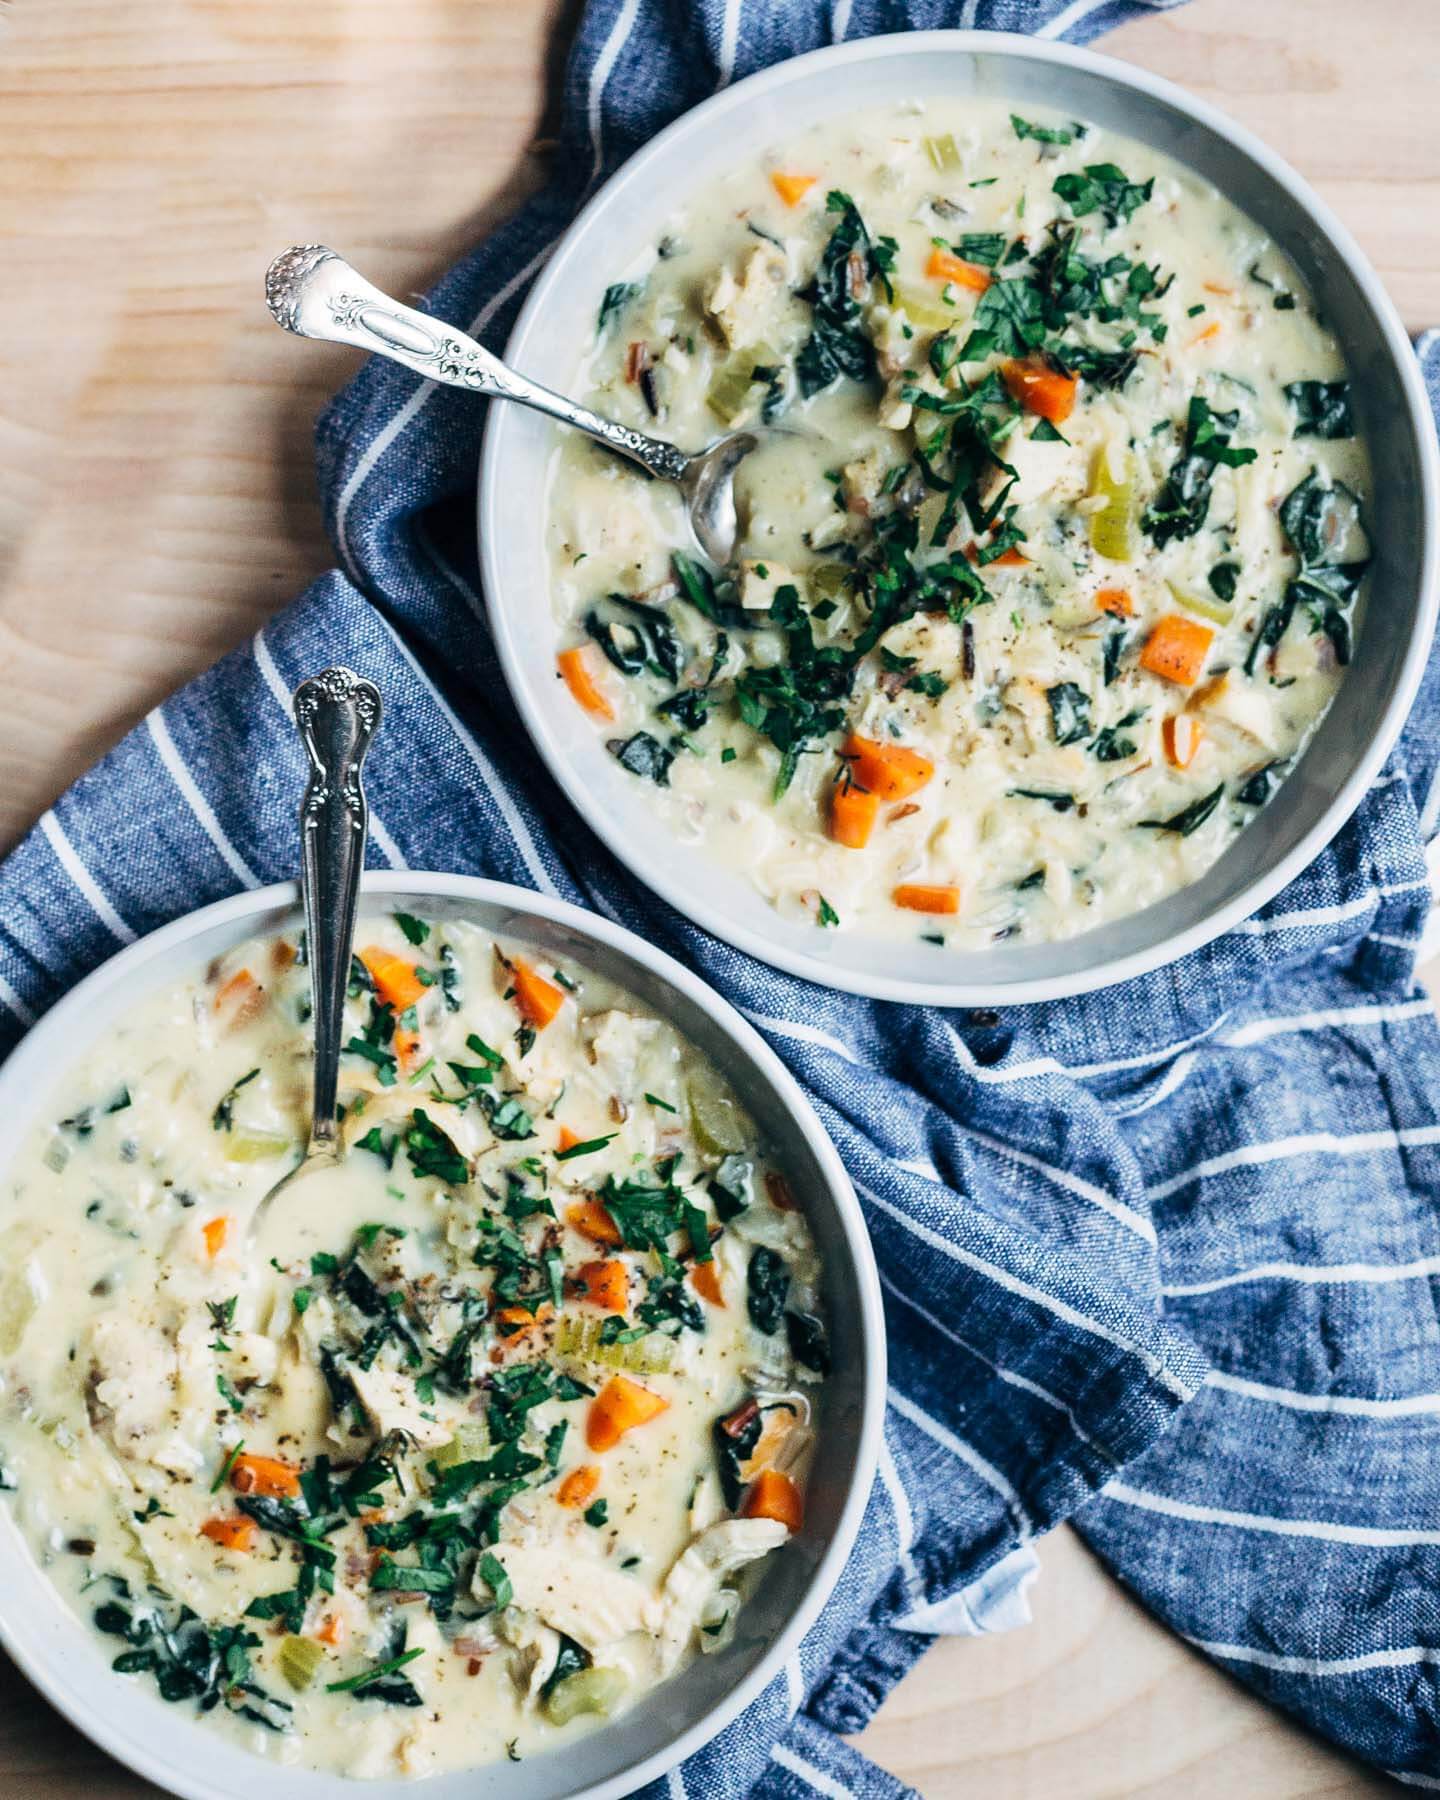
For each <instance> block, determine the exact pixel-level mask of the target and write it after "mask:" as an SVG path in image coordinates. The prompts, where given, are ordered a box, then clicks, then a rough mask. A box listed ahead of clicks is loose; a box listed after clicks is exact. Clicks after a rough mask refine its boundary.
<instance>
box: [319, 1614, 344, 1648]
mask: <svg viewBox="0 0 1440 1800" xmlns="http://www.w3.org/2000/svg"><path fill="white" fill-rule="evenodd" d="M315 1636H316V1638H317V1640H318V1641H319V1642H320V1643H322V1644H331V1645H333V1646H334V1647H335V1648H336V1649H337V1650H338V1649H339V1647H340V1645H341V1644H343V1643H344V1642H345V1621H344V1619H342V1618H341V1616H340V1614H339V1613H326V1615H325V1617H324V1618H323V1619H322V1620H321V1621H320V1628H319V1630H318V1631H317V1632H316V1633H315Z"/></svg>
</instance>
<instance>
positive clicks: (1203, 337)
mask: <svg viewBox="0 0 1440 1800" xmlns="http://www.w3.org/2000/svg"><path fill="white" fill-rule="evenodd" d="M1219 335H1220V321H1219V320H1218V319H1212V320H1211V321H1210V323H1209V324H1208V325H1207V326H1206V327H1205V329H1204V330H1203V331H1197V332H1196V333H1195V335H1194V337H1193V338H1191V340H1190V345H1189V347H1190V349H1192V350H1193V349H1194V348H1195V346H1196V345H1197V344H1204V343H1208V342H1209V341H1210V339H1211V338H1217V337H1219Z"/></svg>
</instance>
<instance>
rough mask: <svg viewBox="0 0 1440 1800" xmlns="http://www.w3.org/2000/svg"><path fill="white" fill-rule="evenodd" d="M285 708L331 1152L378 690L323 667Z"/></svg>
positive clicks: (325, 1145)
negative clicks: (295, 755)
mask: <svg viewBox="0 0 1440 1800" xmlns="http://www.w3.org/2000/svg"><path fill="white" fill-rule="evenodd" d="M294 708H295V723H296V724H297V725H298V726H299V728H300V736H301V738H302V739H303V740H304V743H305V749H306V751H307V752H308V753H309V757H310V780H309V782H308V784H307V786H306V789H305V798H304V800H303V801H302V802H301V806H300V888H301V892H302V893H303V895H304V897H305V929H306V936H307V942H308V946H309V956H310V993H311V996H312V999H313V1002H314V1010H315V1097H314V1108H313V1112H312V1115H311V1126H310V1151H311V1152H314V1151H315V1150H317V1149H324V1150H329V1149H331V1148H332V1147H333V1146H334V1144H335V1141H336V1135H337V1132H336V1120H335V1090H336V1087H337V1085H338V1082H339V1071H340V1037H341V1032H342V1031H343V1029H344V1018H345V990H346V988H347V987H348V986H349V982H350V957H351V951H352V946H353V944H354V940H355V914H356V911H357V908H358V906H359V901H360V874H361V871H362V870H363V869H364V867H365V834H366V830H367V828H368V823H369V809H368V808H367V807H366V804H365V789H364V788H363V787H362V785H361V782H360V771H361V768H362V766H363V764H364V761H365V756H366V752H367V751H368V750H369V748H370V744H371V740H372V739H373V738H374V736H375V733H376V731H377V730H378V729H379V726H380V712H381V707H380V690H379V689H378V688H377V687H376V686H375V684H374V682H371V681H366V680H364V679H363V678H362V677H361V676H359V675H355V674H353V673H352V672H351V671H350V670H349V669H339V668H337V669H325V670H324V671H323V672H322V673H321V674H319V675H312V676H311V677H310V679H309V680H308V681H302V682H301V683H300V685H299V687H298V688H296V690H295V699H294Z"/></svg>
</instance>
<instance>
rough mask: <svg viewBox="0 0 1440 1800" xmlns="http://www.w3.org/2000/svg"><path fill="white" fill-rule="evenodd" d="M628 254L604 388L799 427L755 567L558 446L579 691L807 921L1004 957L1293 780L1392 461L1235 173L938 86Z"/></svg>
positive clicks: (644, 491)
mask: <svg viewBox="0 0 1440 1800" xmlns="http://www.w3.org/2000/svg"><path fill="white" fill-rule="evenodd" d="M599 273H600V272H597V277H598V274H599ZM604 273H605V276H606V278H607V279H608V280H610V282H611V285H610V286H609V287H608V288H607V289H606V291H605V293H604V297H603V302H602V303H601V305H600V307H599V330H598V336H597V341H596V343H595V345H594V347H593V350H592V352H591V353H590V355H589V359H588V361H587V363H586V365H585V369H584V371H583V373H582V375H581V377H580V385H581V386H588V387H589V389H590V392H591V397H592V399H593V401H594V403H595V404H596V405H598V406H600V407H601V408H602V409H603V410H607V411H608V412H610V413H611V414H613V415H614V416H616V417H618V418H620V419H622V420H624V421H625V422H627V423H632V424H635V425H638V426H641V427H642V428H647V429H653V430H655V431H656V432H658V433H660V434H662V435H665V436H668V437H671V438H673V439H674V440H675V441H676V442H678V443H681V444H683V445H686V446H694V445H700V444H703V443H706V442H708V441H710V440H712V439H713V438H715V437H716V436H718V435H719V434H720V433H721V432H723V431H726V430H731V429H739V428H746V427H761V426H764V425H766V424H773V425H775V426H776V427H777V428H778V429H777V430H776V431H775V432H773V433H769V434H766V435H764V436H763V437H762V443H761V447H760V448H759V449H758V450H757V451H756V452H755V453H754V454H753V455H752V456H751V457H750V458H749V459H748V460H747V461H746V462H745V463H744V465H743V466H742V469H741V471H740V476H739V480H738V498H739V506H740V518H741V527H742V535H741V541H740V545H739V549H738V553H737V557H736V560H735V562H734V564H733V565H732V566H731V567H729V568H725V569H717V568H710V567H707V566H706V565H705V564H704V563H703V561H702V560H700V559H699V557H698V555H697V553H696V552H695V549H694V546H693V543H692V541H691V539H690V535H689V532H688V528H687V524H686V520H685V517H684V511H683V507H682V504H681V501H680V497H679V494H678V492H677V491H676V490H674V489H673V488H671V487H669V486H667V485H666V484H664V483H661V482H654V481H649V480H647V479H646V478H645V477H644V476H643V475H641V474H640V473H639V472H638V471H637V470H635V469H634V468H633V467H632V466H630V465H628V464H625V463H622V462H620V461H619V460H617V459H615V458H613V457H611V456H610V455H609V454H608V453H607V452H605V451H603V450H600V449H598V448H597V447H596V446H594V445H593V444H591V443H590V442H589V441H588V440H585V439H582V438H580V437H579V436H578V435H576V434H573V433H570V434H557V441H556V450H555V455H554V463H553V469H552V477H551V484H550V492H549V497H548V512H547V531H548V542H549V554H550V558H551V568H552V575H553V583H552V586H553V601H554V606H555V610H556V615H557V620H558V625H559V631H560V638H561V650H560V658H559V666H558V670H557V676H558V678H559V679H563V680H564V681H565V682H566V683H567V684H568V686H569V688H570V690H571V693H572V694H573V696H574V698H575V700H576V702H577V703H578V704H580V705H581V706H583V707H584V708H585V709H586V710H587V711H588V712H589V713H590V714H592V715H593V717H594V719H595V723H596V728H597V736H598V737H599V738H600V739H601V740H602V741H603V742H604V743H605V744H606V745H607V746H608V748H609V750H610V752H611V753H612V754H613V755H615V756H617V757H618V758H619V760H620V762H621V764H622V765H623V766H624V767H625V768H626V769H627V770H628V771H630V773H631V774H632V775H633V777H634V778H635V779H636V780H637V781H643V782H646V783H648V784H650V787H651V789H652V790H653V792H652V794H651V798H652V800H653V804H654V807H655V809H656V811H657V813H658V814H659V815H660V816H661V817H662V818H663V819H664V820H665V821H666V823H667V824H668V825H669V826H670V828H671V829H672V830H673V831H674V833H675V835H676V837H677V838H678V839H679V840H681V841H682V842H683V843H685V844H687V845H691V846H694V847H695V848H696V849H697V850H698V851H699V852H700V853H702V854H704V855H707V856H709V857H711V858H713V859H715V860H718V861H720V862H722V863H723V864H724V865H725V866H727V867H730V868H735V869H743V870H745V871H746V874H747V876H748V878H749V879H750V880H751V881H753V882H754V884H755V885H756V887H757V888H758V889H759V890H760V892H761V893H762V894H764V895H765V896H766V897H767V898H768V899H769V900H770V901H771V902H772V903H773V904H774V905H775V906H776V907H777V908H778V909H779V911H780V912H781V913H782V914H783V915H785V916H786V917H788V918H791V919H795V920H800V921H805V920H808V921H810V922H812V923H813V924H814V925H815V927H816V928H817V929H836V928H839V929H842V930H843V929H856V930H861V931H865V932H872V933H883V934H887V935H889V936H918V937H923V938H928V939H933V940H934V941H936V942H939V943H942V944H948V945H952V946H955V947H957V948H966V949H976V948H980V947H983V946H984V945H986V944H989V943H992V942H994V941H997V940H999V939H1004V938H1027V937H1028V938H1032V939H1043V938H1056V937H1065V936H1070V935H1072V934H1074V933H1076V932H1080V931H1085V930H1088V929H1090V928H1092V927H1094V926H1096V925H1098V924H1100V923H1102V922H1103V921H1105V920H1109V919H1113V918H1116V917H1119V916H1121V915H1123V914H1126V913H1130V912H1133V911H1135V910H1136V909H1138V908H1140V907H1143V906H1146V905H1149V904H1151V903H1152V902H1154V901H1156V900H1158V899H1160V898H1162V897H1163V896H1164V895H1166V894H1168V893H1171V892H1173V891H1174V890H1175V889H1177V888H1179V887H1182V886H1184V885H1185V884H1187V883H1189V882H1191V881H1193V880H1195V879H1196V878H1197V877H1198V876H1199V875H1200V874H1202V873H1203V872H1204V870H1205V869H1207V868H1208V867H1209V866H1210V865H1211V864H1212V863H1213V862H1214V861H1215V859H1216V858H1217V857H1218V856H1219V855H1220V853H1221V852H1222V851H1223V850H1224V849H1225V847H1226V846H1227V845H1228V844H1229V843H1230V842H1231V841H1232V839H1233V838H1234V837H1235V835H1236V834H1237V833H1238V832H1240V831H1241V830H1243V829H1244V827H1245V825H1246V824H1247V823H1248V822H1249V821H1250V820H1251V819H1253V818H1254V816H1255V814H1256V811H1257V809H1258V808H1260V807H1261V806H1264V805H1266V804H1268V803H1270V801H1271V800H1272V798H1273V797H1274V796H1275V795H1276V793H1277V790H1279V789H1280V788H1281V784H1282V783H1283V780H1284V777H1285V775H1286V773H1287V771H1288V770H1289V769H1290V768H1291V767H1292V765H1293V763H1294V760H1295V758H1296V757H1297V756H1298V755H1299V753H1300V751H1301V750H1302V749H1303V748H1304V745H1305V743H1306V742H1307V740H1308V739H1309V737H1310V735H1311V734H1312V733H1313V731H1314V729H1315V726H1316V724H1317V722H1318V721H1319V719H1320V718H1321V716H1322V715H1323V714H1324V712H1325V710H1326V708H1327V707H1328V705H1329V704H1330V701H1331V699H1332V698H1333V696H1334V693H1335V690H1336V686H1337V684H1338V682H1339V680H1340V679H1341V676H1342V672H1343V669H1344V666H1345V664H1346V663H1347V661H1348V660H1349V656H1350V650H1351V643H1352V637H1353V632H1354V629H1355V613H1356V608H1357V603H1358V600H1359V596H1360V589H1361V584H1362V580H1363V575H1364V570H1365V564H1366V560H1367V558H1368V554H1369V551H1368V547H1367V544H1366V540H1365V534H1364V530H1363V526H1362V522H1361V516H1360V515H1361V504H1362V497H1363V496H1364V494H1365V493H1366V491H1367V487H1368V480H1369V476H1368V470H1367V465H1366V458H1365V453H1364V449H1363V447H1362V445H1361V443H1360V442H1359V441H1358V440H1357V438H1356V435H1355V425H1354V421H1353V417H1352V412H1351V405H1350V393H1349V384H1348V382H1347V379H1346V369H1345V364H1344V360H1343V358H1342V355H1341V352H1340V349H1339V347H1338V346H1337V344H1336V342H1335V340H1334V338H1333V337H1332V336H1331V334H1330V333H1329V332H1328V331H1327V329H1326V327H1325V325H1324V323H1323V321H1322V320H1320V319H1319V318H1318V317H1317V316H1316V313H1315V310H1314V307H1313V305H1312V302H1311V298H1310V296H1309V294H1308V293H1307V292H1306V290H1305V287H1304V285H1303V283H1302V282H1301V280H1300V278H1299V276H1298V275H1297V273H1296V271H1295V269H1294V268H1293V267H1292V266H1291V264H1290V263H1289V261H1288V260H1287V259H1286V258H1285V257H1284V256H1283V255H1281V254H1280V253H1279V252H1278V251H1277V249H1276V248H1275V247H1274V246H1273V245H1272V244H1270V243H1269V242H1268V241H1267V240H1266V239H1265V237H1264V236H1263V234H1262V233H1261V232H1260V231H1259V229H1258V227H1257V226H1256V225H1255V224H1254V223H1253V222H1252V221H1251V220H1250V219H1248V218H1247V217H1246V216H1245V215H1244V214H1242V213H1241V212H1239V211H1238V210H1237V209H1236V208H1235V207H1234V206H1233V205H1231V204H1230V203H1229V202H1228V201H1227V200H1226V199H1225V198H1224V197H1223V196H1222V195H1221V194H1219V193H1218V192H1217V191H1216V190H1215V189H1214V188H1212V187H1210V186H1209V185H1208V184H1207V183H1205V182H1204V181H1202V180H1201V179H1199V178H1198V177H1197V176H1195V175H1193V174H1191V173H1189V172H1188V171H1187V170H1185V169H1184V168H1182V167H1181V166H1180V165H1179V164H1178V163H1176V162H1174V161H1172V160H1171V159H1169V158H1168V157H1165V156H1163V155H1160V154H1158V153H1157V152H1155V151H1153V150H1151V149H1149V148H1147V147H1146V146H1144V145H1141V144H1138V143H1135V142H1132V141H1130V140H1128V139H1124V138H1118V137H1116V136H1114V135H1113V134H1111V133H1108V132H1104V131H1101V130H1099V129H1097V128H1095V127H1091V126H1086V125H1084V124H1082V123H1079V122H1076V121H1073V120H1068V119H1065V118H1062V117H1058V116H1056V117H1050V116H1045V117H1033V116H1032V117H1021V116H1019V115H1017V114H1014V113H1012V112H1011V111H1010V110H1009V109H1008V108H1007V107H1005V106H1003V105H1001V104H999V103H996V102H988V101H975V102H965V103H961V102H959V101H945V102H937V103H934V104H927V105H920V104H916V105H913V106H910V107H905V108H891V109H889V110H886V111H884V112H876V113H872V114H869V115H863V116H860V117H854V118H849V119H846V120H844V121H843V122H836V123H831V124H827V125H825V126H823V127H822V128H817V129H815V130H813V131H811V132H810V133H809V134H807V135H805V136H802V137H800V138H797V139H796V140H795V141H793V142H791V143H789V144H787V145H785V146H784V147H783V148H780V149H776V150H774V151H772V152H770V153H768V154H766V155H765V156H764V157H762V158H760V159H758V160H755V159H746V160H743V161H741V162H740V163H739V165H738V166H737V168H736V170H735V172H734V174H733V175H730V176H727V177H726V178H725V179H724V180H723V181H721V182H718V183H716V184H714V185H713V186H711V187H709V188H707V189H706V190H705V191H704V192H703V193H700V194H697V196H696V199H695V202H694V203H693V205H691V206H690V207H688V208H687V209H686V210H685V211H684V212H683V213H681V214H679V215H678V216H676V217H675V218H673V219H672V220H671V221H670V222H669V223H668V225H667V227H666V229H665V231H664V233H663V235H662V236H661V237H660V239H659V241H658V242H657V244H656V245H655V247H654V249H653V251H652V252H650V253H649V254H648V255H647V256H646V257H645V258H644V259H642V261H640V262H639V263H637V265H636V266H634V267H633V268H630V269H617V270H614V271H606V272H604ZM1278 803H1279V804H1282V805H1283V804H1284V802H1283V800H1281V801H1279V802H1278Z"/></svg>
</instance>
